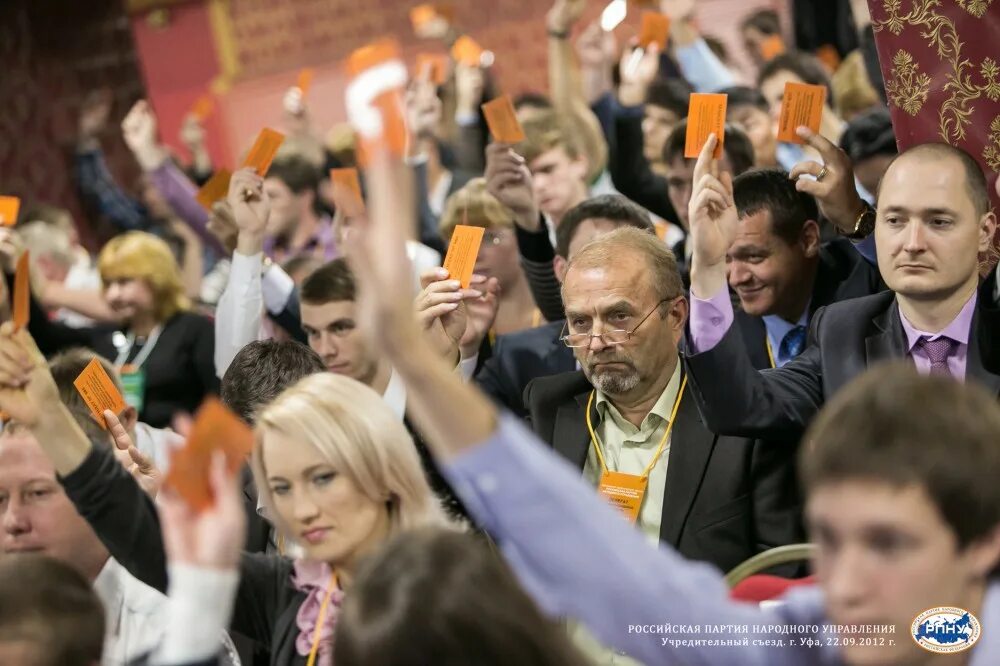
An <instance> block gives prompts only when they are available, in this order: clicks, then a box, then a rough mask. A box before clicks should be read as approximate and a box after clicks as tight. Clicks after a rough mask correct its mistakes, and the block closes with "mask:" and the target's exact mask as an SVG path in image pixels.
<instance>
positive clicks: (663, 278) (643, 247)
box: [563, 227, 684, 300]
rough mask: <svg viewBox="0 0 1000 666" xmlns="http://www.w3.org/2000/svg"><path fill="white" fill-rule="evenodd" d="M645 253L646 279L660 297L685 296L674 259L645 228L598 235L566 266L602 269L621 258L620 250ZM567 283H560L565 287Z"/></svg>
mask: <svg viewBox="0 0 1000 666" xmlns="http://www.w3.org/2000/svg"><path fill="white" fill-rule="evenodd" d="M629 251H631V252H636V253H638V254H642V255H645V257H646V262H647V263H648V264H649V269H650V270H649V280H650V284H651V285H652V286H653V290H654V291H655V292H656V295H657V296H658V297H659V298H660V300H667V299H671V298H676V297H678V296H683V295H684V283H683V282H682V281H681V275H680V272H678V270H677V259H676V258H675V257H674V253H673V252H671V251H670V248H668V247H667V246H666V244H665V243H664V242H663V241H662V240H660V239H659V238H657V236H656V234H654V233H652V232H651V231H648V230H643V229H636V228H635V227H622V228H620V229H615V230H614V231H611V232H609V233H607V234H604V235H603V236H598V237H597V238H595V239H594V240H592V241H590V242H589V243H587V244H586V245H584V246H583V248H582V249H581V250H580V251H579V252H577V253H576V254H575V255H574V256H573V258H572V259H571V260H570V262H569V265H568V266H567V267H566V272H567V273H569V272H570V271H571V270H573V269H581V268H604V267H608V266H613V265H615V264H616V263H620V262H621V261H623V259H622V253H623V252H629ZM565 285H566V282H565V281H564V282H563V288H565Z"/></svg>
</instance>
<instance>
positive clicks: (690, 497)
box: [525, 371, 805, 574]
mask: <svg viewBox="0 0 1000 666" xmlns="http://www.w3.org/2000/svg"><path fill="white" fill-rule="evenodd" d="M592 390H593V387H592V386H591V384H590V382H588V381H587V378H586V377H585V376H584V374H583V372H580V371H577V372H570V373H564V374H561V375H556V376H553V377H544V378H541V379H536V380H535V381H533V382H531V384H529V385H528V389H527V391H526V392H525V404H527V406H528V410H529V412H530V413H531V421H532V425H533V426H534V429H535V432H536V433H537V434H538V436H539V437H540V438H541V439H542V440H543V441H545V442H547V443H548V444H549V445H551V446H552V447H553V448H554V449H555V450H556V451H557V452H559V453H560V454H561V455H562V456H563V457H564V458H566V460H568V461H569V462H570V463H571V464H573V465H574V466H576V467H577V468H578V469H580V470H582V469H583V467H584V464H585V463H586V459H587V451H588V449H589V447H590V434H589V432H588V431H587V425H586V408H587V398H588V397H589V395H590V392H591V391H592ZM591 419H592V421H593V422H594V423H597V422H599V420H600V417H599V416H598V412H597V406H596V405H594V406H592V408H591ZM804 540H805V537H804V533H803V530H802V525H801V500H800V498H799V492H798V488H797V485H796V477H795V446H793V445H775V444H774V443H767V444H763V443H756V442H754V441H753V440H748V439H738V438H734V437H720V436H717V435H714V434H712V433H711V432H710V431H709V430H708V429H707V428H706V427H705V425H704V423H702V421H701V417H700V416H699V415H698V410H697V407H696V405H695V402H694V400H693V399H692V397H691V395H690V393H689V392H686V393H685V395H684V397H683V398H682V399H681V404H680V407H679V409H678V412H677V422H676V424H675V426H674V430H673V432H672V434H671V445H670V452H669V454H668V466H667V481H666V492H665V495H664V499H663V517H662V521H661V523H660V541H661V542H663V543H667V544H670V545H671V546H673V547H674V548H676V549H677V551H678V552H680V553H681V554H682V555H684V556H685V557H688V558H690V559H695V560H702V561H705V562H710V563H712V564H714V565H715V566H716V567H718V568H719V569H721V570H722V571H729V570H730V569H732V568H733V567H735V566H736V565H737V564H739V563H740V562H743V561H744V560H746V559H747V558H749V557H751V556H753V555H756V554H757V553H759V552H761V551H764V550H767V549H768V548H773V547H774V546H781V545H784V544H789V543H800V542H802V541H804ZM795 570H796V569H795V568H790V569H788V570H786V571H785V572H783V573H786V574H789V573H793V572H794V571H795Z"/></svg>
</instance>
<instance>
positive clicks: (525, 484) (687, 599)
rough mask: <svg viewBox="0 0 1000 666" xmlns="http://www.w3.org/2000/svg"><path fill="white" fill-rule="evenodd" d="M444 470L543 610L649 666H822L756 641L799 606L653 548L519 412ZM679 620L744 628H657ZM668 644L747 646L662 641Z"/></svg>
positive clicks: (797, 652)
mask: <svg viewBox="0 0 1000 666" xmlns="http://www.w3.org/2000/svg"><path fill="white" fill-rule="evenodd" d="M443 472H444V474H445V476H446V477H447V478H448V480H449V481H450V482H451V483H452V487H453V488H455V490H456V492H458V494H459V495H460V496H461V497H462V500H463V502H465V506H466V508H467V509H468V511H469V512H470V514H471V515H472V516H474V517H475V518H476V520H477V522H478V523H479V524H480V525H481V526H482V527H483V528H484V529H485V530H486V531H487V532H489V533H490V534H491V535H493V536H494V537H495V538H496V540H497V542H498V543H499V544H501V548H502V550H503V552H504V556H505V557H506V559H507V561H508V562H509V563H510V565H511V567H512V568H513V569H514V571H515V573H516V574H517V576H518V578H519V579H520V581H521V583H522V584H523V585H524V586H525V589H526V590H527V591H528V592H529V593H530V594H531V595H532V596H533V597H534V599H535V600H536V601H537V602H538V603H539V604H540V606H541V607H542V609H543V610H544V611H545V612H547V613H549V614H550V615H555V616H565V617H571V618H574V619H578V620H580V621H582V622H584V623H585V624H586V625H587V627H588V628H589V629H590V630H591V632H593V633H594V635H595V636H596V637H597V638H598V639H599V640H601V641H603V642H604V643H605V644H607V645H610V646H613V647H615V648H618V649H621V650H624V651H626V652H627V653H629V654H630V655H631V656H632V657H634V658H636V659H638V660H640V661H642V662H643V663H648V664H698V665H705V666H708V665H709V664H711V665H713V666H728V665H730V664H732V665H734V666H735V665H737V664H738V665H740V666H754V665H758V664H759V665H761V666H763V665H764V664H768V665H776V666H778V665H788V666H790V665H791V664H807V663H818V662H815V661H809V660H808V658H807V657H806V655H807V650H808V648H805V647H802V646H792V645H785V646H781V647H779V646H764V645H753V644H752V642H751V641H752V640H753V639H754V638H761V637H763V638H776V636H773V635H771V634H769V632H767V631H763V632H757V633H754V625H771V624H784V623H786V622H788V620H789V619H790V617H793V616H796V615H797V616H798V617H802V613H801V612H800V611H801V610H802V608H801V606H793V607H792V608H790V609H789V611H790V612H789V613H788V614H787V615H785V614H779V613H778V612H775V611H765V610H761V609H760V608H759V607H757V606H755V605H747V604H741V603H738V602H734V601H731V600H729V598H728V591H727V589H726V586H725V584H724V582H723V580H722V576H721V575H720V574H719V572H718V571H716V570H715V569H714V568H713V567H711V566H710V565H708V564H704V563H697V562H689V561H687V560H685V559H684V558H682V557H681V556H680V555H678V554H677V553H676V552H675V551H674V550H673V549H672V548H670V547H663V548H661V549H656V548H654V547H653V546H651V545H650V544H649V543H648V542H647V541H646V539H645V538H644V537H643V536H642V534H641V533H640V532H639V531H638V530H636V529H635V528H634V527H633V526H631V525H629V524H628V523H627V522H626V521H625V520H624V519H623V518H622V516H621V515H620V514H619V513H618V512H617V511H616V510H615V509H613V508H612V507H611V506H610V505H608V504H607V503H606V502H605V501H604V500H602V499H600V498H599V496H598V495H597V493H595V492H594V489H593V488H591V487H590V486H588V485H587V484H586V483H584V481H583V480H582V479H581V478H580V473H579V471H578V470H576V469H573V468H571V467H570V466H569V465H568V464H567V463H565V462H564V461H562V460H561V459H559V458H558V457H557V456H556V454H554V453H553V452H552V451H551V450H550V449H549V447H547V446H545V445H544V444H543V443H542V442H541V441H539V440H538V438H537V437H535V435H534V434H533V433H532V432H530V431H529V430H528V429H527V428H525V427H524V425H523V424H522V423H521V422H520V421H519V420H518V419H517V418H516V417H514V416H512V415H509V414H508V415H504V416H502V417H501V418H500V421H499V427H498V428H497V430H496V431H495V433H494V435H493V436H492V437H491V438H490V439H489V440H487V441H486V442H484V443H483V444H480V445H479V446H477V447H475V448H472V449H470V450H468V451H466V452H465V453H463V454H461V455H459V456H458V457H456V458H454V459H452V460H451V461H450V462H449V463H447V464H446V466H445V467H444V468H443ZM671 625H683V626H698V627H700V628H701V627H706V626H709V625H736V626H743V625H745V629H744V631H742V632H739V633H734V634H733V635H731V636H726V635H721V636H719V635H715V634H712V635H710V636H704V635H687V634H684V635H681V634H679V633H674V632H671V631H669V630H668V631H666V632H665V633H666V634H667V635H664V633H663V632H659V631H657V629H656V628H657V627H664V626H666V627H669V626H671ZM678 631H683V630H678ZM664 638H672V639H690V638H712V639H715V638H721V639H731V640H734V641H735V642H738V643H739V645H709V646H705V645H700V646H679V645H678V646H675V645H670V644H667V645H664ZM744 638H746V639H747V641H746V642H745V643H744V642H742V641H743V639H744ZM784 638H785V639H786V640H787V639H788V638H789V636H785V637H784ZM795 642H796V643H798V641H797V640H796V641H795ZM812 652H813V654H815V652H816V650H812Z"/></svg>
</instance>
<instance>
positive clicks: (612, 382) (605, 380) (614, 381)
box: [590, 369, 639, 395]
mask: <svg viewBox="0 0 1000 666" xmlns="http://www.w3.org/2000/svg"><path fill="white" fill-rule="evenodd" d="M590 381H591V383H593V385H594V386H595V387H597V390H598V391H600V392H601V393H606V394H608V395H621V394H623V393H628V392H629V391H631V390H633V389H634V388H635V387H636V386H638V385H639V373H638V372H636V371H635V369H631V370H629V371H628V372H625V373H619V372H600V373H598V374H596V375H594V376H593V377H591V378H590Z"/></svg>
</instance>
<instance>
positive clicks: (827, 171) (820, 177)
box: [816, 165, 830, 182]
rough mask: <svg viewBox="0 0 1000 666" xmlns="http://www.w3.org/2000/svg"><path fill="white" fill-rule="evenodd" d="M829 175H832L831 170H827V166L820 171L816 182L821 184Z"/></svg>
mask: <svg viewBox="0 0 1000 666" xmlns="http://www.w3.org/2000/svg"><path fill="white" fill-rule="evenodd" d="M828 173H830V170H829V169H827V168H826V165H823V168H822V169H820V170H819V173H818V174H816V181H817V182H819V181H821V180H823V178H824V177H825V176H826V174H828Z"/></svg>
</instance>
